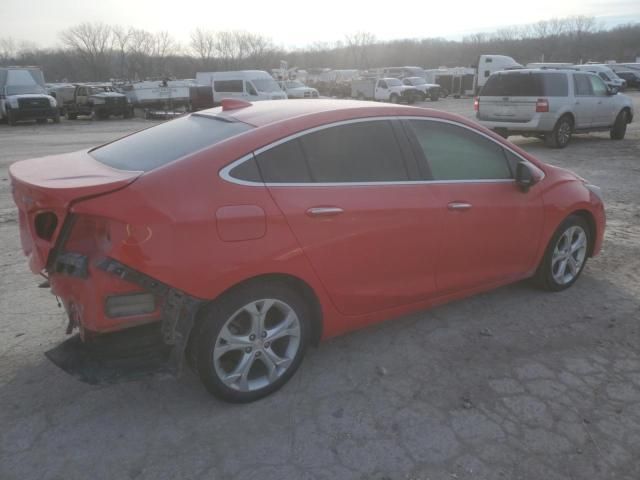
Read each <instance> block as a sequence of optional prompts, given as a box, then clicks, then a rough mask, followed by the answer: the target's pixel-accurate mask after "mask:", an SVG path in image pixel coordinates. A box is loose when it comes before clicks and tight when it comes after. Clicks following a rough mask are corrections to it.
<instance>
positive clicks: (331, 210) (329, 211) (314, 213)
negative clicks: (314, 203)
mask: <svg viewBox="0 0 640 480" xmlns="http://www.w3.org/2000/svg"><path fill="white" fill-rule="evenodd" d="M341 213H344V210H343V209H341V208H340V207H311V208H310V209H308V210H307V215H309V216H310V217H333V216H335V215H340V214H341Z"/></svg>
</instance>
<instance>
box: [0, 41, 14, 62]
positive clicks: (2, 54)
mask: <svg viewBox="0 0 640 480" xmlns="http://www.w3.org/2000/svg"><path fill="white" fill-rule="evenodd" d="M17 54H18V49H17V47H16V42H15V40H14V39H13V38H11V37H6V38H0V63H8V62H9V61H11V60H13V59H15V58H16V56H17Z"/></svg>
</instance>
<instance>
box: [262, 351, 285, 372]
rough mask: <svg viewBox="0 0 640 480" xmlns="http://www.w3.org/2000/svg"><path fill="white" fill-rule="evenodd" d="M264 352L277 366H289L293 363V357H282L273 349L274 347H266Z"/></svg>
mask: <svg viewBox="0 0 640 480" xmlns="http://www.w3.org/2000/svg"><path fill="white" fill-rule="evenodd" d="M264 353H265V354H266V357H267V358H268V359H269V361H271V362H273V364H274V365H275V366H276V367H277V368H282V369H284V368H287V367H288V366H289V365H290V364H291V359H290V358H286V357H281V356H280V355H278V354H277V353H276V352H274V351H273V349H272V348H265V349H264Z"/></svg>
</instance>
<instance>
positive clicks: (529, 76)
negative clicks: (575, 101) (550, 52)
mask: <svg viewBox="0 0 640 480" xmlns="http://www.w3.org/2000/svg"><path fill="white" fill-rule="evenodd" d="M480 94H481V95H484V96H488V97H544V96H546V97H566V96H567V95H568V94H569V85H568V81H567V75H566V74H565V73H561V72H544V73H518V72H515V73H506V74H505V73H502V74H497V75H492V76H491V77H489V80H487V83H486V84H485V86H484V88H483V89H482V92H481V93H480Z"/></svg>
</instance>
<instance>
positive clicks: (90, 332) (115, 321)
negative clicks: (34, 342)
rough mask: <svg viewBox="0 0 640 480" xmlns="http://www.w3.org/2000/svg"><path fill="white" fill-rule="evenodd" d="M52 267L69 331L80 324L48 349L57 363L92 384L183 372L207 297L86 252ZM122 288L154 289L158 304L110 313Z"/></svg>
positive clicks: (128, 290)
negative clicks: (144, 310)
mask: <svg viewBox="0 0 640 480" xmlns="http://www.w3.org/2000/svg"><path fill="white" fill-rule="evenodd" d="M51 267H52V268H51V272H50V273H51V275H50V283H51V288H52V292H53V293H54V294H55V295H58V296H60V297H61V298H62V301H63V303H64V306H65V309H66V311H67V315H68V317H69V327H70V328H69V330H72V329H73V327H76V326H77V327H79V328H80V335H79V336H77V337H74V338H71V339H69V340H67V341H66V342H64V343H63V344H62V345H60V346H59V347H56V348H55V349H53V350H51V351H50V352H47V357H48V358H49V359H50V360H52V361H53V362H54V363H55V364H56V365H58V366H59V367H61V368H62V369H63V370H65V371H67V372H69V373H71V374H73V375H74V376H75V377H76V378H78V379H80V380H83V381H87V382H89V383H104V382H107V383H108V382H113V381H118V379H128V378H131V377H132V376H133V377H135V376H136V375H138V374H144V373H149V372H157V371H166V372H170V373H173V374H176V375H177V374H179V373H180V372H181V370H182V367H183V363H184V358H185V350H186V348H187V343H188V340H189V334H190V332H191V329H192V327H193V324H194V321H195V316H196V314H197V312H198V310H199V308H200V306H201V305H202V304H203V300H200V299H197V298H195V297H192V296H190V295H188V294H187V293H185V292H183V291H181V290H178V289H176V288H173V287H171V286H169V285H167V284H165V283H162V282H160V281H158V280H156V279H154V278H151V277H149V276H148V275H145V274H143V273H141V272H139V271H137V270H135V269H133V268H131V267H128V266H127V265H124V264H123V263H121V262H119V261H117V260H114V259H112V258H104V259H102V260H99V261H98V262H96V263H93V262H89V261H88V259H87V258H86V257H85V256H83V255H79V254H75V253H70V252H65V253H63V254H60V255H58V256H57V257H56V259H55V262H54V263H53V265H51ZM87 277H91V280H88V278H87ZM118 293H120V294H122V295H123V296H124V295H130V294H132V293H133V294H135V293H150V294H152V295H153V297H154V298H155V301H156V303H155V305H156V307H155V309H154V310H153V312H151V313H148V314H144V315H136V316H133V317H132V316H129V317H119V318H113V317H109V316H108V315H107V312H106V308H105V304H106V303H105V302H106V299H107V298H108V296H109V295H113V294H118ZM105 332H106V333H105ZM97 333H100V334H99V335H98V334H97Z"/></svg>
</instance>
